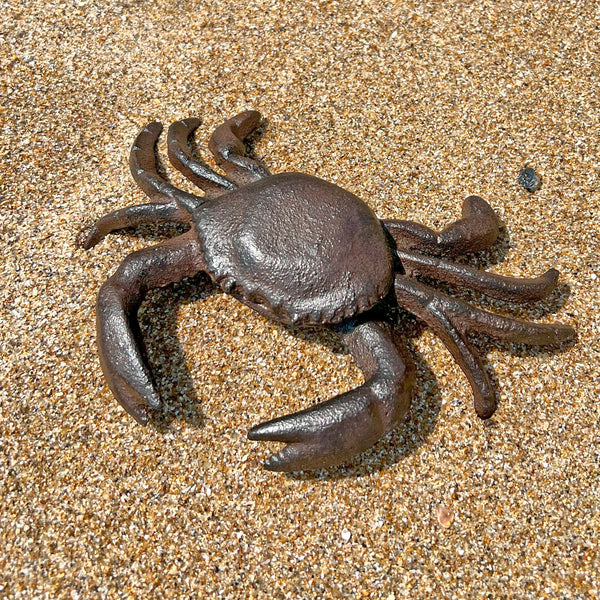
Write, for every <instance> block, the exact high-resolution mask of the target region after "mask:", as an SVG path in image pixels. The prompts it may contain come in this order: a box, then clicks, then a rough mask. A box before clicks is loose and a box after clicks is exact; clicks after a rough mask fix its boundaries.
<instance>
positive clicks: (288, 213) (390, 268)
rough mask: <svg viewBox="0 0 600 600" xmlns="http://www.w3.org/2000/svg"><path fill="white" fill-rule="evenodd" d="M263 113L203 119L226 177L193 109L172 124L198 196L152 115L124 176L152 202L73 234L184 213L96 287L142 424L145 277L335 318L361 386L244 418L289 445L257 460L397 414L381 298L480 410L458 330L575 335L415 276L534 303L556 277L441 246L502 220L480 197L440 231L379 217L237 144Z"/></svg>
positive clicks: (360, 430) (106, 355) (122, 378)
mask: <svg viewBox="0 0 600 600" xmlns="http://www.w3.org/2000/svg"><path fill="white" fill-rule="evenodd" d="M260 120H261V116H260V114H259V113H258V112H256V111H246V112H243V113H241V114H239V115H237V116H236V117H233V118H232V119H230V120H228V121H226V122H225V123H223V124H222V125H221V126H220V127H218V128H217V129H216V130H215V132H214V133H213V135H212V138H211V140H210V143H209V148H210V150H211V151H212V153H213V154H214V156H215V159H216V161H217V164H218V165H219V166H220V167H221V168H222V169H223V170H224V172H225V174H226V176H223V175H221V174H218V173H217V172H215V171H213V170H212V169H210V168H209V167H208V165H206V164H205V163H203V162H201V161H199V160H197V159H195V158H193V157H192V153H191V149H190V147H189V145H188V140H189V138H190V136H191V135H192V134H193V132H194V130H195V129H196V127H197V126H198V125H199V123H200V121H199V120H198V119H186V120H183V121H178V122H176V123H174V124H173V125H171V127H170V128H169V133H168V152H169V158H170V160H171V163H172V164H173V166H174V167H175V168H177V169H179V170H180V171H181V172H182V173H183V174H184V175H185V176H186V177H187V178H188V179H190V180H191V181H192V182H193V183H194V184H196V185H197V186H198V187H199V188H201V189H202V190H203V191H204V196H197V195H194V194H191V193H188V192H185V191H182V190H180V189H177V188H176V187H174V186H173V185H171V184H170V183H169V182H167V181H166V180H165V179H164V178H163V177H162V176H161V175H159V174H158V172H157V166H156V155H155V145H156V142H157V139H158V137H159V135H160V132H161V129H162V127H161V125H160V124H159V123H150V124H149V125H148V126H147V127H145V128H144V129H143V130H142V132H141V133H140V134H139V135H138V137H137V139H136V140H135V143H134V145H133V148H132V150H131V157H130V166H131V172H132V174H133V178H134V179H135V181H136V182H137V183H138V185H139V186H140V187H141V188H142V190H144V192H145V193H146V194H147V195H148V196H149V198H150V202H149V203H147V204H140V205H137V206H131V207H128V208H124V209H121V210H117V211H115V212H112V213H110V214H107V215H105V216H103V217H101V218H100V219H99V220H98V221H97V222H96V224H95V225H94V226H93V227H92V229H91V231H90V233H89V235H88V237H87V239H86V241H85V243H84V247H85V248H86V249H89V248H92V247H93V246H94V245H96V244H97V243H98V242H100V241H101V240H102V239H103V238H104V236H106V235H107V234H108V233H110V232H111V231H115V230H117V229H122V228H124V227H132V226H137V225H141V224H145V223H156V222H175V223H181V224H184V225H187V226H189V230H188V231H187V232H186V233H184V234H182V235H180V236H178V237H175V238H172V239H169V240H168V241H166V242H164V243H161V244H158V245H157V246H154V247H152V248H148V249H145V250H140V251H138V252H134V253H133V254H130V255H129V256H127V257H126V258H125V260H124V261H123V262H122V263H121V265H120V267H119V268H118V269H117V270H116V272H115V273H114V274H113V275H112V276H111V277H110V278H109V279H108V280H107V281H106V283H104V285H103V286H102V288H101V290H100V293H99V296H98V305H97V327H98V350H99V354H100V363H101V365H102V370H103V371H104V375H105V377H106V380H107V382H108V385H109V387H110V389H111V390H112V392H113V394H114V395H115V397H116V398H117V400H118V401H119V402H120V403H121V405H122V406H123V407H124V408H125V410H126V411H127V412H129V413H130V414H131V415H132V416H133V417H134V418H135V419H136V420H137V421H138V422H139V423H141V424H146V423H147V422H148V410H149V409H150V408H151V409H156V408H159V407H160V404H161V402H160V398H159V397H158V395H157V392H156V390H155V388H154V385H153V383H152V376H151V373H150V371H149V369H148V366H147V364H146V361H145V359H144V356H143V353H142V350H141V348H140V346H139V345H138V343H137V341H136V334H135V333H134V332H136V331H137V329H138V325H137V310H138V308H139V306H140V303H141V302H142V300H143V299H144V296H145V295H146V293H147V292H148V290H151V289H153V288H157V287H161V286H165V285H168V284H170V283H173V282H176V281H180V280H181V279H183V278H185V277H190V276H192V275H196V274H197V273H199V272H201V271H203V272H205V273H207V274H208V275H209V276H210V278H211V279H212V281H213V282H214V283H215V284H216V285H218V286H219V287H220V288H221V289H222V290H223V291H224V292H227V293H228V294H231V295H232V296H234V297H235V298H237V299H238V300H239V301H240V302H243V303H244V304H246V305H247V306H249V307H251V308H252V309H254V310H255V311H257V312H258V313H260V314H261V315H263V316H265V317H268V318H270V319H273V320H275V321H278V322H280V323H284V324H287V325H294V326H324V327H330V328H333V329H334V330H335V331H337V332H338V333H339V335H340V336H341V338H342V339H343V342H344V344H345V346H346V347H347V349H348V351H349V352H350V353H351V354H352V356H353V358H354V360H355V361H356V363H357V365H358V366H359V368H360V369H361V370H362V372H363V373H364V378H365V383H364V384H363V385H361V386H360V387H358V388H356V389H353V390H351V391H349V392H346V393H344V394H340V395H339V396H336V397H335V398H332V399H331V400H328V401H327V402H323V403H322V404H318V405H316V406H312V407H310V408H308V409H306V410H303V411H300V412H298V413H295V414H292V415H287V416H282V417H279V418H276V419H273V420H272V421H268V422H266V423H262V424H260V425H257V426H256V427H253V428H252V429H251V430H250V432H249V434H248V437H249V438H250V439H251V440H273V441H278V442H284V443H285V444H287V445H286V446H285V447H284V448H283V449H282V450H281V451H280V452H278V453H276V454H275V455H273V456H271V457H270V458H269V459H268V460H267V461H266V462H265V463H264V466H265V467H266V468H267V469H271V470H274V471H295V470H299V469H315V468H320V467H328V466H331V465H336V464H339V463H342V462H345V461H348V460H349V459H351V458H352V457H354V456H355V455H357V454H358V453H360V452H362V451H364V450H366V449H367V448H369V447H370V446H372V445H373V444H374V443H375V442H376V441H377V440H378V439H380V438H381V437H382V436H384V435H385V434H386V433H388V432H389V431H390V430H392V429H393V428H394V427H396V425H398V423H399V422H400V421H401V420H402V418H403V417H404V415H405V413H406V412H407V410H408V407H409V404H410V396H411V388H412V386H413V384H414V366H413V364H412V361H411V360H410V357H409V356H408V354H407V352H406V350H405V348H404V345H403V343H402V342H401V341H400V340H399V339H398V336H397V335H396V334H395V332H394V331H393V329H392V326H393V322H392V321H393V319H391V318H390V315H391V314H393V312H394V311H393V310H390V308H393V307H397V306H399V307H401V308H402V309H405V310H407V311H409V312H411V313H413V314H414V315H416V316H417V317H418V318H419V319H421V320H422V321H424V322H425V323H426V324H427V325H428V326H429V327H431V329H432V330H433V331H434V332H435V333H436V334H437V335H438V336H439V337H440V339H441V340H442V341H443V343H444V344H445V346H446V347H447V348H448V349H449V351H450V352H451V353H452V356H453V357H454V359H455V360H456V362H457V363H458V364H459V365H460V367H461V369H462V370H463V371H464V373H465V375H466V376H467V379H468V380H469V383H470V384H471V387H472V389H473V396H474V402H475V411H476V412H477V414H478V415H479V416H480V417H481V418H482V419H486V418H488V417H490V416H491V415H492V414H493V412H494V410H495V409H496V396H495V392H494V389H493V387H492V384H491V382H490V379H489V377H488V375H487V373H486V371H485V370H484V368H483V366H482V363H481V360H480V358H479V357H478V356H477V354H476V353H475V352H474V350H473V348H472V346H471V344H470V343H469V341H468V336H469V334H470V333H472V332H477V333H484V334H487V335H489V336H491V337H494V338H498V339H501V340H507V341H511V342H519V343H525V344H534V345H552V344H561V343H563V342H568V341H571V340H572V339H574V337H575V331H574V330H573V329H572V328H571V327H569V326H567V325H563V324H561V323H553V324H550V325H542V324H536V323H528V322H524V321H519V320H516V319H512V318H508V317H503V316H499V315H496V314H492V313H490V312H487V311H483V310H481V309H478V308H475V307H473V306H470V305H469V304H467V303H465V302H463V301H461V300H458V299H456V298H452V297H450V296H448V295H446V294H444V293H442V292H440V291H438V290H437V289H436V288H433V287H430V286H429V285H427V284H425V283H423V282H422V281H421V279H420V278H421V276H423V277H426V278H427V279H429V280H436V281H440V282H443V283H446V284H449V285H451V286H460V287H465V288H467V289H470V290H476V291H478V292H481V293H483V294H486V295H488V296H491V297H492V298H498V299H500V300H506V301H509V302H534V301H536V300H539V299H541V298H544V297H546V296H547V295H548V294H550V292H552V290H553V289H554V288H555V287H556V284H557V280H558V271H556V270H555V269H550V270H549V271H546V272H545V273H544V274H543V275H541V276H540V277H537V278H536V279H515V278H512V277H504V276H501V275H494V274H491V273H487V272H485V271H482V270H478V269H474V268H471V267H469V266H466V265H463V264H457V263H453V262H450V261H448V260H446V259H445V258H440V256H445V257H452V256H456V255H458V254H462V253H470V252H476V251H478V250H482V249H484V248H487V247H488V246H490V245H491V244H493V243H494V241H495V240H496V238H497V236H498V226H499V223H498V218H497V216H496V214H495V213H494V211H493V210H492V208H491V207H490V206H489V204H488V203H487V202H485V201H484V200H482V199H481V198H479V197H478V196H470V197H468V198H467V199H466V200H465V201H464V203H463V208H462V218H461V219H459V220H458V221H456V222H454V223H452V224H450V225H449V226H448V227H446V228H445V229H444V230H442V231H441V232H437V231H433V230H432V229H429V228H428V227H425V226H423V225H419V224H417V223H413V222H411V221H396V220H379V219H378V218H377V217H376V216H375V214H374V213H373V211H372V210H371V209H370V208H369V207H368V206H367V205H366V204H365V203H364V202H362V201H361V200H360V199H358V198H357V197H356V196H354V195H353V194H351V193H349V192H347V191H345V190H343V189H341V188H339V187H337V186H336V185H333V184H331V183H327V182H326V181H323V180H321V179H318V178H316V177H312V176H310V175H305V174H302V173H281V174H277V175H271V174H270V173H269V171H268V170H267V169H266V168H265V167H264V166H263V165H262V164H261V163H260V162H259V161H257V160H256V159H254V158H252V157H251V156H249V155H248V154H247V152H246V147H245V144H244V140H245V139H246V138H247V137H248V136H249V135H250V134H251V133H252V132H253V131H254V130H255V129H256V128H257V126H258V125H259V123H260Z"/></svg>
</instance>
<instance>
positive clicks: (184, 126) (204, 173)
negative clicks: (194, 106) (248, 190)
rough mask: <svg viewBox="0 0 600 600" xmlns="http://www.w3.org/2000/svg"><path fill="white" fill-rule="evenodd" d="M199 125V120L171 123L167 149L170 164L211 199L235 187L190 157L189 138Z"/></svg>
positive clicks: (235, 186)
mask: <svg viewBox="0 0 600 600" xmlns="http://www.w3.org/2000/svg"><path fill="white" fill-rule="evenodd" d="M200 123H201V121H200V119H184V120H182V121H176V122H175V123H173V124H172V125H171V126H170V127H169V132H168V134H167V140H168V141H167V148H168V153H169V159H170V160H171V164H172V165H173V166H174V167H175V168H176V169H178V170H179V171H181V172H182V173H183V174H184V175H185V176H186V177H187V178H188V179H189V180H190V181H191V182H192V183H194V184H195V185H197V186H198V187H199V188H200V189H201V190H204V192H206V194H207V195H208V196H210V197H211V198H213V197H216V196H220V195H221V194H224V193H225V192H227V191H229V190H235V189H236V188H237V185H235V183H233V182H231V181H229V179H227V178H226V177H223V175H219V173H216V172H215V171H213V170H212V169H211V168H210V167H209V166H208V165H206V164H205V163H203V162H201V161H198V160H196V159H195V158H193V157H192V153H191V151H190V147H189V138H190V137H191V136H192V135H193V133H194V131H195V130H196V129H197V127H198V126H199V125H200Z"/></svg>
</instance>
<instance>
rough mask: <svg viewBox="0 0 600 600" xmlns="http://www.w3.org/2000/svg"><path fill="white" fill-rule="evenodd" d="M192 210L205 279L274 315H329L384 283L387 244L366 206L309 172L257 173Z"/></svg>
mask: <svg viewBox="0 0 600 600" xmlns="http://www.w3.org/2000/svg"><path fill="white" fill-rule="evenodd" d="M192 219H193V221H194V227H195V228H196V231H197V232H198V239H199V242H200V246H201V247H202V251H203V254H204V259H205V260H206V263H207V267H208V273H209V275H210V277H211V278H212V279H213V280H214V281H215V283H217V284H218V285H219V286H220V287H221V289H223V291H225V292H227V293H229V294H231V295H233V296H235V297H236V298H237V299H239V300H240V301H242V302H244V303H245V304H247V305H248V306H251V307H252V308H254V309H256V310H257V311H258V312H260V313H262V314H264V315H265V316H268V317H270V318H273V319H275V320H278V321H280V322H283V323H286V324H293V325H306V324H325V323H328V324H334V323H339V322H340V321H342V320H343V319H345V318H348V317H352V316H354V315H356V314H357V313H359V312H362V311H365V310H367V309H369V308H371V307H372V306H373V305H374V304H376V303H377V302H379V300H381V298H382V297H384V296H385V294H386V293H387V291H388V290H389V288H390V287H391V284H392V279H393V270H392V252H391V248H390V245H389V242H388V240H387V238H386V235H385V232H384V230H383V227H382V225H381V222H380V221H379V219H377V217H376V216H375V213H374V212H373V211H372V210H371V209H370V208H369V207H368V206H367V205H366V204H365V203H364V202H362V201H361V200H359V199H358V198H357V197H356V196H354V195H353V194H351V193H349V192H347V191H346V190H343V189H342V188H340V187H338V186H336V185H333V184H331V183H328V182H326V181H323V180H321V179H318V178H316V177H311V176H309V175H304V174H302V173H282V174H279V175H273V176H272V177H266V178H264V179H259V180H258V181H256V182H253V183H251V184H249V185H247V186H246V187H244V188H241V189H238V190H235V191H233V192H229V193H228V194H224V195H223V196H220V197H219V198H216V199H215V200H214V201H212V202H207V203H205V204H203V205H202V206H200V207H198V208H197V209H196V210H195V211H194V212H193V216H192ZM342 247H343V248H345V251H344V252H340V251H339V249H340V248H342Z"/></svg>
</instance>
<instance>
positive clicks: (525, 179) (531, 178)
mask: <svg viewBox="0 0 600 600" xmlns="http://www.w3.org/2000/svg"><path fill="white" fill-rule="evenodd" d="M517 183H518V184H519V185H520V186H521V187H524V188H525V189H526V190H527V191H528V192H535V191H536V190H539V189H540V188H541V187H542V180H541V179H540V177H539V175H538V174H537V173H536V172H535V171H534V170H533V169H532V168H531V167H525V168H524V169H523V170H522V171H521V172H520V173H519V177H518V178H517Z"/></svg>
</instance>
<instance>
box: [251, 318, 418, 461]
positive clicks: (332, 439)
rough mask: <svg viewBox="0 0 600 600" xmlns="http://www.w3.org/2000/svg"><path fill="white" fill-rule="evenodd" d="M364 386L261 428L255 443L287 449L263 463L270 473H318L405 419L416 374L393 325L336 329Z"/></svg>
mask: <svg viewBox="0 0 600 600" xmlns="http://www.w3.org/2000/svg"><path fill="white" fill-rule="evenodd" d="M338 330H339V331H340V333H341V335H342V338H343V341H344V343H345V345H346V347H347V348H348V350H349V351H350V353H351V354H352V356H353V357H354V359H355V361H356V363H357V365H358V367H359V368H360V369H361V371H362V372H363V374H364V377H365V383H364V384H363V385H362V386H360V387H358V388H356V389H354V390H351V391H349V392H346V393H344V394H340V395H339V396H336V397H334V398H332V399H331V400H328V401H327V402H323V403H322V404H317V405H315V406H312V407H310V408H308V409H306V410H303V411H300V412H297V413H294V414H292V415H287V416H283V417H279V418H277V419H273V420H271V421H267V422H265V423H261V424H260V425H257V426H256V427H253V428H252V429H251V430H250V432H249V433H248V438H249V439H251V440H271V441H276V442H284V443H286V444H288V445H287V446H285V447H284V448H283V449H282V450H281V451H279V452H278V453H277V454H274V455H273V456H271V457H270V458H269V459H267V460H266V461H265V463H264V466H265V467H266V468H267V469H269V470H271V471H297V470H300V469H317V468H322V467H329V466H333V465H337V464H340V463H342V462H345V461H347V460H349V459H351V458H352V457H354V456H355V455H356V454H358V453H360V452H362V451H364V450H366V449H368V448H370V447H371V446H372V445H373V444H374V443H375V442H376V441H377V440H379V439H380V438H381V437H382V436H384V435H385V434H386V433H388V432H389V431H391V430H392V429H393V428H394V427H395V426H396V425H397V424H398V422H399V421H400V419H402V417H403V416H404V415H405V414H406V412H407V410H408V407H409V405H410V394H411V389H412V386H413V383H414V377H415V370H414V365H413V363H412V360H411V359H410V357H409V356H408V354H407V352H406V350H405V349H403V348H402V347H399V346H398V345H396V343H395V341H394V339H393V337H392V333H391V332H390V329H389V326H388V325H387V324H385V323H382V322H373V321H371V322H365V323H362V324H360V325H357V326H353V327H350V328H348V329H346V330H341V329H338Z"/></svg>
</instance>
